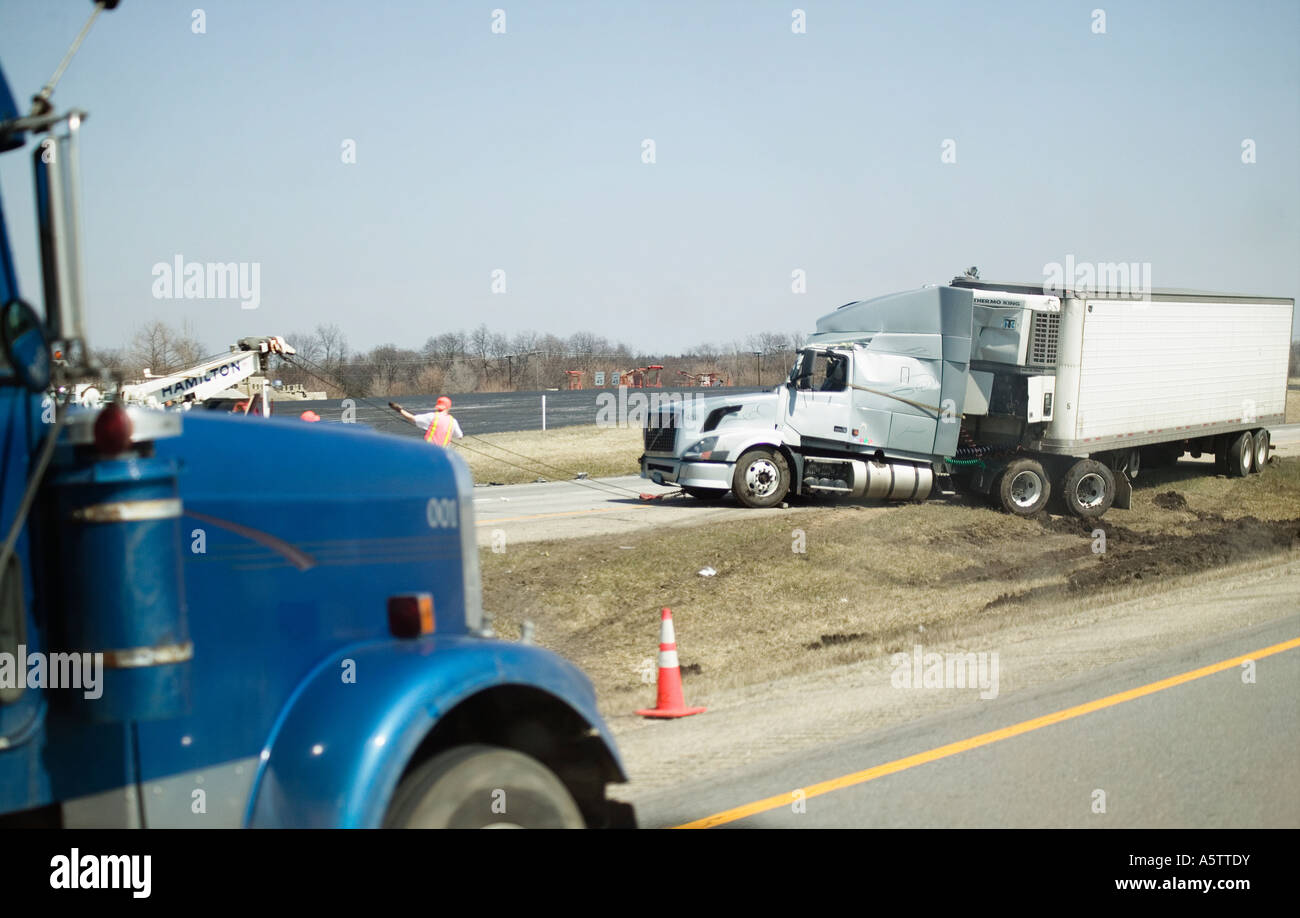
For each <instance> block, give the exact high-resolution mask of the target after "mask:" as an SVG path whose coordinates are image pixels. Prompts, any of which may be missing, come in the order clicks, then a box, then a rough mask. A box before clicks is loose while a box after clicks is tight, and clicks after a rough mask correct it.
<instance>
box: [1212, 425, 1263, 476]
mask: <svg viewBox="0 0 1300 918" xmlns="http://www.w3.org/2000/svg"><path fill="white" fill-rule="evenodd" d="M1225 439H1226V440H1227V443H1228V447H1227V452H1226V454H1225V457H1224V458H1225V461H1226V463H1227V469H1226V471H1227V473H1228V477H1229V478H1245V477H1246V476H1247V475H1249V474H1250V473H1251V470H1252V469H1253V468H1254V466H1255V438H1254V437H1252V436H1251V435H1250V431H1249V430H1243V431H1242V432H1241V433H1239V434H1238V435H1237V436H1235V437H1232V438H1231V439H1227V438H1225ZM1216 459H1217V456H1216Z"/></svg>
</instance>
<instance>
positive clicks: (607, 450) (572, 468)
mask: <svg viewBox="0 0 1300 918" xmlns="http://www.w3.org/2000/svg"><path fill="white" fill-rule="evenodd" d="M454 442H455V444H456V446H455V448H456V450H457V451H458V452H459V453H460V455H461V456H462V458H464V459H465V461H466V462H468V463H469V468H470V471H471V472H473V473H474V483H475V484H524V483H527V482H530V481H536V480H537V479H538V478H546V479H549V480H552V481H554V480H557V479H560V478H574V477H576V476H577V475H578V473H579V472H586V473H587V475H588V476H589V477H591V478H608V477H611V476H614V475H636V474H637V473H638V472H639V471H640V467H639V466H638V465H637V459H638V458H639V457H640V455H641V453H642V451H643V450H642V445H643V437H642V432H641V428H639V427H633V428H627V427H597V426H595V425H588V426H580V427H560V428H557V429H555V430H544V431H543V430H526V431H517V432H512V433H495V434H481V435H479V436H473V437H468V436H467V437H466V438H465V439H464V440H459V441H454ZM516 454H518V455H516ZM525 457H527V458H525Z"/></svg>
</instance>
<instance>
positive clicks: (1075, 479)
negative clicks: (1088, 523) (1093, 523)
mask: <svg viewBox="0 0 1300 918" xmlns="http://www.w3.org/2000/svg"><path fill="white" fill-rule="evenodd" d="M1061 490H1062V491H1063V492H1064V493H1063V494H1062V495H1061V497H1062V500H1064V501H1065V509H1066V510H1069V511H1070V513H1072V514H1074V515H1075V516H1077V517H1079V518H1081V519H1085V520H1095V519H1096V518H1097V517H1099V516H1101V515H1102V514H1103V513H1105V512H1106V511H1107V510H1109V509H1110V505H1111V504H1113V503H1114V502H1115V475H1114V473H1113V472H1111V470H1110V469H1108V468H1107V467H1106V466H1104V465H1102V464H1101V463H1100V462H1097V461H1095V460H1093V459H1081V460H1079V461H1078V462H1076V463H1075V464H1074V465H1072V466H1070V470H1069V471H1068V472H1066V473H1065V480H1064V481H1063V483H1062V488H1061Z"/></svg>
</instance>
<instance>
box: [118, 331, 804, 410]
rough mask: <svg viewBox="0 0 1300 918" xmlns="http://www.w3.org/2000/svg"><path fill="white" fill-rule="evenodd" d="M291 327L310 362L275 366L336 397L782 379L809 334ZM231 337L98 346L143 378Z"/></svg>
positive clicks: (167, 336)
mask: <svg viewBox="0 0 1300 918" xmlns="http://www.w3.org/2000/svg"><path fill="white" fill-rule="evenodd" d="M284 337H285V340H286V341H288V342H289V344H291V345H292V346H293V347H294V348H295V349H296V350H297V352H298V356H300V357H301V358H302V359H303V366H295V365H294V363H293V362H291V361H290V362H286V361H282V360H280V359H278V358H272V360H271V365H270V367H269V368H268V375H269V376H270V377H271V378H273V379H277V380H280V381H281V382H282V383H284V384H285V385H292V384H295V383H296V384H301V385H302V386H303V387H305V388H306V389H309V390H325V392H326V393H327V395H328V396H329V397H331V398H336V397H339V396H342V395H345V394H346V395H356V396H370V395H394V396H396V395H425V394H430V393H440V392H445V393H457V392H508V391H519V390H533V389H550V388H560V389H564V388H568V386H569V380H570V378H571V377H570V374H569V372H567V371H580V372H581V374H582V375H581V376H580V377H578V378H579V379H580V380H581V383H582V386H583V388H592V387H593V386H594V384H595V374H596V373H597V372H601V373H604V374H606V382H605V384H606V386H608V385H609V384H610V379H609V376H610V374H612V373H620V374H623V373H627V372H629V371H633V370H636V369H638V368H640V367H647V366H653V365H660V366H662V367H663V369H662V370H661V371H659V378H660V380H661V382H662V383H663V385H665V386H673V387H678V386H686V385H693V384H695V383H696V382H697V381H698V379H699V377H700V376H701V375H703V374H710V373H712V374H716V377H717V379H718V380H719V381H720V382H721V383H722V384H726V385H732V386H755V385H759V384H760V383H761V384H762V385H775V384H776V383H777V382H778V381H779V380H780V379H783V378H784V377H785V375H786V373H787V372H788V371H789V368H790V366H791V365H792V364H793V362H794V355H795V351H796V350H798V348H799V347H801V346H802V345H803V342H804V338H805V336H804V334H803V333H802V332H794V333H789V334H783V333H780V332H763V333H759V334H753V335H749V336H748V337H746V338H745V339H744V340H743V341H734V342H731V343H729V344H725V345H724V344H718V345H715V344H701V345H698V346H697V347H695V348H692V349H691V350H689V351H687V352H685V353H682V354H648V353H645V352H641V351H634V350H632V349H631V348H629V347H628V346H627V345H626V344H624V343H623V342H621V341H619V342H611V341H609V340H608V339H607V338H603V337H600V336H599V335H593V334H590V333H588V332H578V333H577V334H574V335H570V336H568V337H567V338H562V337H558V336H556V335H551V334H541V333H539V332H533V331H526V332H519V333H517V334H514V335H511V336H507V335H504V334H501V333H499V332H493V331H491V330H490V329H489V328H488V327H487V325H486V324H481V325H479V326H478V327H477V328H475V329H472V330H470V331H453V332H445V333H443V334H440V335H433V336H431V337H430V338H429V339H428V340H427V341H425V342H424V346H423V347H422V348H420V349H419V350H412V349H410V348H402V347H398V346H397V345H395V344H383V345H380V346H379V347H375V348H371V349H370V350H368V351H353V350H352V349H351V348H350V347H349V346H348V341H347V335H346V334H345V333H344V331H343V330H342V329H341V328H339V326H337V325H318V326H316V328H315V329H314V330H313V331H309V332H301V331H300V332H296V333H291V334H286V335H285V336H284ZM231 343H233V342H226V343H225V344H224V345H223V346H221V347H217V348H207V347H204V346H203V344H202V343H200V342H199V341H198V340H197V338H196V337H195V335H194V332H193V328H192V327H191V326H189V325H183V326H181V327H180V328H175V327H173V326H169V325H167V324H166V323H164V322H161V321H155V322H151V323H149V324H148V325H145V326H143V327H141V328H140V329H138V330H137V331H136V332H135V334H134V335H133V337H132V338H131V340H130V342H129V343H128V344H127V345H126V346H125V347H123V348H120V349H115V350H102V351H97V352H96V356H97V357H98V359H99V361H100V363H101V364H102V365H104V366H106V367H108V368H109V369H111V370H114V371H116V372H118V373H121V374H123V375H124V376H125V377H127V378H137V377H139V376H142V375H143V372H144V370H145V369H146V368H148V369H149V370H150V372H152V373H153V374H154V375H161V374H164V373H167V372H172V371H175V370H180V369H184V368H185V367H187V366H193V365H194V364H195V363H197V362H198V361H200V360H202V359H203V358H204V357H206V356H208V355H211V354H216V353H221V352H224V351H225V350H226V348H227V347H228V346H229V344H231ZM309 367H314V368H318V369H309ZM760 372H761V374H762V375H761V378H760Z"/></svg>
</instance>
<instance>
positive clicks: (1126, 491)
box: [1111, 472, 1133, 510]
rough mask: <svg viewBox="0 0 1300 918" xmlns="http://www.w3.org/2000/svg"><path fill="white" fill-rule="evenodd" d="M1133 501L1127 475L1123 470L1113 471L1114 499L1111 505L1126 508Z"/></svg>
mask: <svg viewBox="0 0 1300 918" xmlns="http://www.w3.org/2000/svg"><path fill="white" fill-rule="evenodd" d="M1132 503H1133V486H1132V485H1131V484H1129V481H1128V476H1127V475H1125V474H1124V473H1123V472H1116V473H1115V501H1114V502H1113V503H1112V504H1111V506H1112V507H1117V508H1118V509H1120V510H1127V509H1129V507H1130V506H1131V505H1132Z"/></svg>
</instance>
